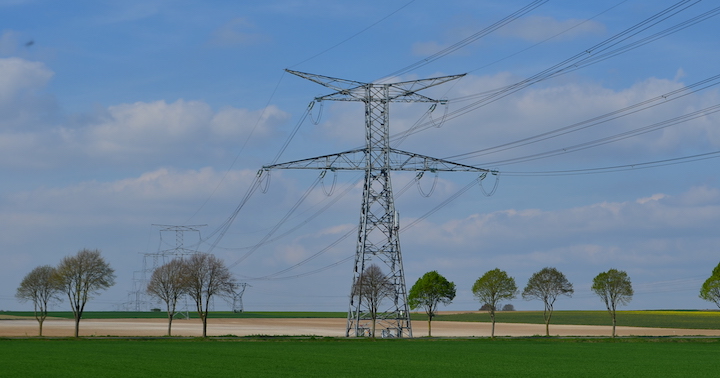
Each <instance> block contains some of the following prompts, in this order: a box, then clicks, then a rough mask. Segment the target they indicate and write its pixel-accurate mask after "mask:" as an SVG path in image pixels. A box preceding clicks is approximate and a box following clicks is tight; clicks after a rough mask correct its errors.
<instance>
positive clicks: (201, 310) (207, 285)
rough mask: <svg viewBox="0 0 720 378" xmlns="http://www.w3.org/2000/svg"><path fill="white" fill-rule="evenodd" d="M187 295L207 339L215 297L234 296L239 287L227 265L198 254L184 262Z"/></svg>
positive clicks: (208, 256)
mask: <svg viewBox="0 0 720 378" xmlns="http://www.w3.org/2000/svg"><path fill="white" fill-rule="evenodd" d="M183 261H184V264H185V267H184V276H185V282H186V288H187V294H188V295H189V296H190V297H191V298H192V299H193V300H194V301H195V306H196V308H197V313H198V316H200V320H201V321H202V324H203V330H202V335H203V337H207V317H208V311H209V308H210V299H211V298H212V297H213V296H216V295H221V296H232V295H233V294H234V293H235V290H236V289H237V287H238V284H237V280H236V279H235V277H233V275H232V273H230V270H229V269H228V268H227V266H225V263H224V262H223V261H222V260H220V259H218V258H217V257H215V255H212V254H209V253H196V254H193V255H191V256H190V257H189V258H188V259H186V260H183Z"/></svg>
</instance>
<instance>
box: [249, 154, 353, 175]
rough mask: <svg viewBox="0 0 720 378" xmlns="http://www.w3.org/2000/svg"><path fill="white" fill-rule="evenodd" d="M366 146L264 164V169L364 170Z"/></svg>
mask: <svg viewBox="0 0 720 378" xmlns="http://www.w3.org/2000/svg"><path fill="white" fill-rule="evenodd" d="M366 150H367V149H366V148H359V149H356V150H350V151H345V152H340V153H337V154H330V155H323V156H316V157H312V158H307V159H301V160H294V161H288V162H285V163H279V164H272V165H264V166H263V167H262V169H263V170H266V171H268V170H271V169H329V170H362V169H364V163H365V161H364V157H365V151H366Z"/></svg>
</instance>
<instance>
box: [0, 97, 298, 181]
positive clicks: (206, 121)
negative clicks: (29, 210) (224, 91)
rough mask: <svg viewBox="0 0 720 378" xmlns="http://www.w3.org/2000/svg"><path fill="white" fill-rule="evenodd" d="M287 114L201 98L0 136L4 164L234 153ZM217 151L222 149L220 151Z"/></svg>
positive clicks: (126, 107)
mask: <svg viewBox="0 0 720 378" xmlns="http://www.w3.org/2000/svg"><path fill="white" fill-rule="evenodd" d="M288 118H289V115H288V114H287V113H285V112H284V111H282V110H280V109H279V108H277V107H276V106H272V105H271V106H268V107H267V108H265V109H261V110H248V109H238V108H233V107H226V108H222V109H220V110H217V111H216V110H214V109H212V108H211V107H210V106H209V105H208V104H207V103H205V102H203V101H185V100H177V101H175V102H172V103H168V102H166V101H162V100H161V101H154V102H137V103H133V104H120V105H114V106H110V107H107V108H104V109H100V110H98V111H97V113H96V114H92V115H90V116H88V117H82V118H81V119H80V120H76V121H73V120H72V119H71V118H68V119H67V122H66V123H65V124H63V125H61V126H55V125H44V128H39V127H36V128H39V130H33V131H22V130H18V131H15V132H11V133H5V134H0V145H1V146H6V147H8V148H7V149H5V150H3V151H2V152H0V155H7V156H15V157H16V158H15V159H12V160H5V161H4V162H3V164H4V165H14V166H24V167H48V166H53V165H55V164H59V163H61V162H63V161H73V160H74V159H87V158H88V157H90V158H93V159H99V160H101V161H106V162H107V161H109V162H138V161H148V160H149V161H152V160H153V159H155V160H156V161H159V162H162V161H167V159H183V158H187V157H189V156H198V155H203V156H210V155H211V154H214V153H217V151H218V149H228V150H230V151H236V148H237V146H238V145H241V144H242V143H243V142H244V141H245V140H246V139H247V138H252V139H253V141H254V142H255V144H256V145H257V144H258V143H259V142H260V141H263V140H267V138H269V137H271V136H274V135H275V133H276V130H277V127H278V126H279V125H281V124H282V123H283V122H285V121H286V120H287V119H288ZM220 153H223V152H220Z"/></svg>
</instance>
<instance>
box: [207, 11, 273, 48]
mask: <svg viewBox="0 0 720 378" xmlns="http://www.w3.org/2000/svg"><path fill="white" fill-rule="evenodd" d="M254 29H255V25H253V23H251V22H250V21H248V20H247V19H245V18H235V19H233V20H231V21H229V22H227V23H226V24H224V25H223V26H221V27H219V28H218V29H216V30H215V31H214V32H213V34H212V37H211V39H210V42H209V43H210V45H211V46H218V47H233V46H247V45H255V44H259V43H265V42H268V41H270V37H269V36H268V35H265V34H261V33H256V32H254Z"/></svg>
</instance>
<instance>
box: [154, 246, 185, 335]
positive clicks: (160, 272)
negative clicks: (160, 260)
mask: <svg viewBox="0 0 720 378" xmlns="http://www.w3.org/2000/svg"><path fill="white" fill-rule="evenodd" d="M185 269H186V264H185V263H184V262H183V261H182V260H179V259H175V260H172V261H170V262H168V263H166V264H165V265H162V266H159V267H157V268H156V269H155V270H154V271H153V273H152V276H150V281H149V282H148V285H147V292H148V294H150V295H152V296H154V297H157V298H159V299H161V300H162V301H163V302H165V305H166V307H167V314H168V332H167V334H168V336H171V335H172V321H173V317H174V316H175V308H176V307H177V302H178V300H179V299H180V297H181V296H182V295H184V294H185V293H186V292H187V283H186V280H187V274H186V272H185Z"/></svg>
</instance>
